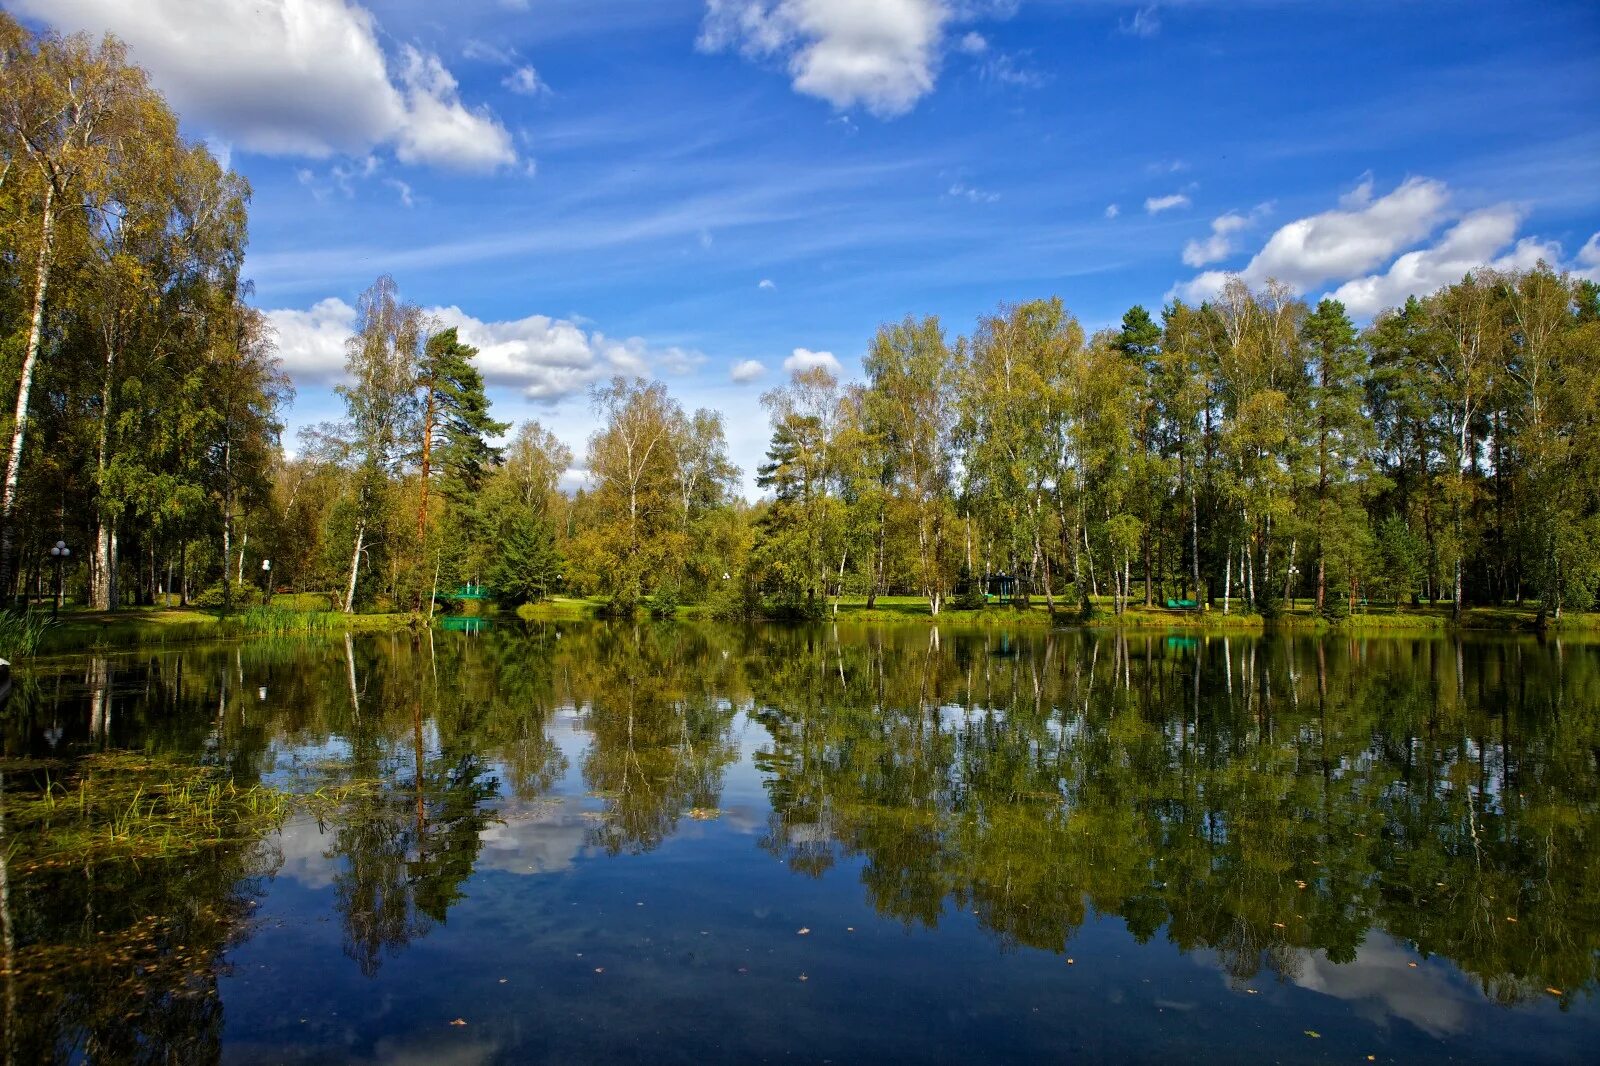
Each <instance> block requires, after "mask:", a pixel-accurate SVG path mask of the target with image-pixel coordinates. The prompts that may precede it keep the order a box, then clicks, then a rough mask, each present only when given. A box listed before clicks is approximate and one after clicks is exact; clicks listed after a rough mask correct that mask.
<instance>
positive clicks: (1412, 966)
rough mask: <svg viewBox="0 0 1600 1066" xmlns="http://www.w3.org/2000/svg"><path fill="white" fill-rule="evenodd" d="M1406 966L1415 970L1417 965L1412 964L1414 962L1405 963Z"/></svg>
mask: <svg viewBox="0 0 1600 1066" xmlns="http://www.w3.org/2000/svg"><path fill="white" fill-rule="evenodd" d="M1406 965H1407V966H1409V967H1411V968H1412V969H1413V970H1415V969H1416V968H1417V964H1416V963H1414V962H1408V963H1406Z"/></svg>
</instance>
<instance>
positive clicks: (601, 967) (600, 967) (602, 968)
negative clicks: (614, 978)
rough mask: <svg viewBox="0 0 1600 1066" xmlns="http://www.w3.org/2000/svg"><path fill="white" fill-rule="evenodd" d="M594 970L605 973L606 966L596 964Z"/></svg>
mask: <svg viewBox="0 0 1600 1066" xmlns="http://www.w3.org/2000/svg"><path fill="white" fill-rule="evenodd" d="M594 972H595V973H605V972H606V968H605V967H604V966H596V967H595V968H594Z"/></svg>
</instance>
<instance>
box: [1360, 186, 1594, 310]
mask: <svg viewBox="0 0 1600 1066" xmlns="http://www.w3.org/2000/svg"><path fill="white" fill-rule="evenodd" d="M1521 223H1522V212H1521V211H1520V210H1519V209H1518V208H1516V207H1513V206H1511V205H1509V204H1501V205H1499V206H1497V207H1488V208H1484V209H1483V210H1481V211H1473V212H1471V213H1470V214H1468V215H1466V216H1464V217H1463V218H1462V219H1461V220H1460V221H1458V222H1457V223H1456V224H1455V225H1453V226H1451V227H1450V228H1449V229H1448V230H1446V231H1445V232H1444V235H1443V236H1441V237H1440V238H1439V240H1438V242H1437V243H1435V244H1434V245H1433V246H1432V247H1430V248H1419V249H1417V250H1415V251H1410V252H1407V253H1405V254H1404V255H1402V256H1401V257H1400V258H1398V259H1396V260H1395V261H1394V262H1393V263H1392V264H1391V265H1390V266H1389V269H1388V270H1386V271H1384V272H1383V273H1381V274H1371V275H1368V276H1366V277H1362V278H1356V279H1355V280H1353V281H1347V282H1345V283H1344V284H1343V285H1341V286H1339V287H1338V288H1337V289H1335V290H1334V292H1333V296H1334V299H1336V300H1342V301H1343V302H1344V305H1345V307H1346V308H1348V309H1349V311H1350V313H1351V314H1352V315H1356V316H1367V315H1374V314H1377V313H1378V312H1379V311H1382V310H1383V309H1384V308H1387V307H1397V306H1399V305H1400V304H1402V303H1404V302H1405V299H1406V297H1408V296H1412V295H1422V294H1424V293H1428V292H1432V291H1433V290H1434V289H1438V288H1441V287H1443V286H1445V285H1450V284H1453V283H1454V282H1457V281H1460V280H1461V279H1462V278H1463V277H1465V276H1466V275H1467V274H1468V273H1469V272H1471V271H1473V270H1475V269H1477V268H1478V267H1481V266H1485V265H1487V266H1491V267H1494V268H1495V269H1498V270H1527V269H1529V268H1531V267H1533V266H1534V265H1536V264H1537V263H1538V262H1539V261H1540V260H1541V259H1542V260H1544V261H1545V262H1547V263H1549V264H1550V265H1552V266H1556V265H1559V263H1560V262H1561V247H1560V246H1559V245H1555V244H1548V243H1545V242H1543V241H1540V240H1537V239H1536V238H1533V237H1524V238H1523V239H1522V240H1520V241H1517V240H1516V236H1517V229H1518V227H1519V226H1520V225H1521ZM1513 241H1516V243H1515V244H1514V245H1513V244H1512V242H1513ZM1508 246H1509V250H1507V249H1508ZM1502 251H1503V252H1504V254H1500V255H1497V254H1496V253H1500V252H1502ZM1580 254H1581V253H1580Z"/></svg>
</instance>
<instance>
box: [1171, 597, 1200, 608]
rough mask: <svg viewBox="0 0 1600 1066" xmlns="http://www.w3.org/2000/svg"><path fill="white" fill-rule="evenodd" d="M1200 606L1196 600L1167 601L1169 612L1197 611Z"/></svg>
mask: <svg viewBox="0 0 1600 1066" xmlns="http://www.w3.org/2000/svg"><path fill="white" fill-rule="evenodd" d="M1199 609H1200V604H1199V602H1198V601H1197V600H1172V599H1169V600H1168V601H1167V610H1169V611H1198V610H1199Z"/></svg>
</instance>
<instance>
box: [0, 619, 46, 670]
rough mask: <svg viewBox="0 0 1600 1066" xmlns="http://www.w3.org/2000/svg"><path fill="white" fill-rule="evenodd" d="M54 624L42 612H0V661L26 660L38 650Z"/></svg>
mask: <svg viewBox="0 0 1600 1066" xmlns="http://www.w3.org/2000/svg"><path fill="white" fill-rule="evenodd" d="M54 627H55V622H54V621H53V620H52V619H51V618H50V616H49V615H48V614H46V613H45V612H43V611H36V610H32V609H29V610H26V611H0V659H9V660H12V661H15V660H17V659H26V658H29V657H31V656H32V655H34V654H35V653H36V652H37V651H38V650H39V645H40V644H41V643H43V642H44V638H45V634H47V633H48V632H50V630H51V629H53V628H54Z"/></svg>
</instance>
